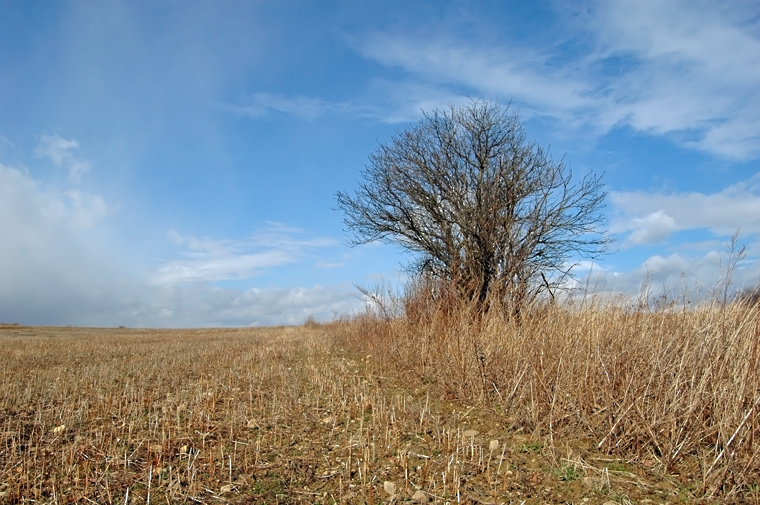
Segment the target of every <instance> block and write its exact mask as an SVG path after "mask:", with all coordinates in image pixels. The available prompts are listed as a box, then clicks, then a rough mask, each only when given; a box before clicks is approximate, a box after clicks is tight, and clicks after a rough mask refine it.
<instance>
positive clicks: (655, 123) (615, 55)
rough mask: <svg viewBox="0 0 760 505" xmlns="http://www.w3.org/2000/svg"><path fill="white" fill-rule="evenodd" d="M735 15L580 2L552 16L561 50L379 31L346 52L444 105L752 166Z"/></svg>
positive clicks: (672, 6) (751, 92) (752, 77)
mask: <svg viewBox="0 0 760 505" xmlns="http://www.w3.org/2000/svg"><path fill="white" fill-rule="evenodd" d="M741 6H742V7H741V9H743V12H742V16H741V18H739V17H738V16H735V12H736V11H737V10H738V8H737V7H735V6H734V7H727V6H723V5H722V4H716V3H714V2H700V3H699V7H700V8H693V5H692V3H690V2H685V1H676V2H666V3H663V2H648V1H644V2H641V1H621V2H587V3H585V4H583V5H581V6H578V8H577V9H576V10H574V11H573V12H572V16H570V15H568V14H569V11H568V12H567V13H565V12H564V11H563V12H558V13H557V16H558V17H561V18H563V19H564V18H566V19H565V21H567V22H566V23H565V24H563V25H561V26H562V28H561V30H562V31H563V33H562V38H564V39H565V40H567V41H568V43H566V44H557V43H556V42H554V43H545V44H544V45H541V42H540V40H541V39H540V37H538V36H537V37H535V38H533V39H532V40H531V45H528V44H526V43H525V42H523V41H521V40H517V39H515V40H510V39H509V37H510V36H509V31H508V30H505V35H504V37H505V38H506V40H501V41H500V42H501V43H499V44H496V45H494V44H493V43H492V41H486V40H477V39H470V40H468V41H465V42H463V41H462V40H458V39H456V38H454V37H451V36H447V35H445V34H447V33H450V31H449V30H435V29H434V28H435V27H428V30H427V32H426V33H424V34H417V35H415V34H408V33H396V32H393V31H378V32H375V33H373V34H369V35H366V36H365V37H363V38H361V39H360V40H359V42H357V43H356V49H357V51H359V52H360V53H361V54H362V55H364V56H365V57H367V58H369V59H372V60H375V61H378V62H380V63H382V64H384V65H387V66H391V67H396V68H400V69H402V70H404V71H406V72H408V74H409V75H410V76H412V78H413V79H414V80H417V81H419V82H420V83H425V84H429V85H433V84H435V85H436V86H437V87H438V88H439V89H442V88H445V87H448V88H449V90H450V93H451V95H452V96H456V95H463V94H468V93H469V94H474V95H476V96H479V95H483V96H489V97H493V96H495V97H502V98H509V97H514V98H515V100H516V101H517V102H519V104H520V106H521V108H522V109H523V112H524V113H526V114H539V115H543V116H546V117H552V118H555V119H556V120H557V124H558V125H561V128H564V129H577V130H583V131H587V130H591V131H594V132H596V134H597V135H603V134H605V133H607V132H609V131H610V130H611V129H613V128H616V127H625V126H627V127H631V128H633V129H635V130H638V131H642V132H646V133H648V134H652V135H666V136H668V137H669V138H671V139H672V140H673V141H674V142H676V143H678V144H680V145H682V146H684V147H687V148H693V149H697V150H700V151H704V152H709V153H712V154H714V155H719V156H725V157H729V158H736V159H750V158H754V157H757V156H760V133H758V132H760V116H759V115H758V114H757V113H756V112H755V111H757V110H760V36H758V33H759V31H758V25H759V24H760V22H758V21H757V19H760V7H758V5H757V4H755V3H752V2H742V3H741ZM563 8H564V7H563ZM752 10H754V11H755V12H756V15H755V16H748V15H747V12H749V11H752ZM742 19H744V20H746V19H751V20H753V21H748V22H747V21H742ZM546 29H547V30H555V29H557V26H554V25H552V26H547V27H546ZM442 34H443V35H442ZM547 40H552V41H556V40H557V37H556V36H553V37H547ZM408 80H409V79H407V80H406V81H402V82H400V83H399V85H400V86H401V87H403V86H405V85H406V84H407V82H408Z"/></svg>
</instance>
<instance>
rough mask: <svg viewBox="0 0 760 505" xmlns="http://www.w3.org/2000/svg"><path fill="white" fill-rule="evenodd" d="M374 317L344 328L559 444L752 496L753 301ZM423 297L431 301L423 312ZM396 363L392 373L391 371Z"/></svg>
mask: <svg viewBox="0 0 760 505" xmlns="http://www.w3.org/2000/svg"><path fill="white" fill-rule="evenodd" d="M414 296H415V295H414V294H413V295H412V296H411V297H408V298H407V299H406V300H403V301H402V303H401V305H402V306H404V307H405V308H406V309H407V310H408V309H409V307H411V308H412V309H413V310H412V314H413V317H378V316H372V315H369V314H366V315H364V316H362V317H358V318H356V319H355V320H354V321H351V322H350V323H344V325H343V326H341V328H340V331H341V339H342V341H343V342H344V343H345V345H347V346H352V347H353V348H356V349H357V350H361V351H362V352H368V353H371V354H372V355H373V356H376V357H377V359H379V360H382V363H383V364H382V366H383V367H385V368H386V369H388V370H394V371H395V373H396V374H399V375H401V376H403V377H405V379H406V381H407V382H408V383H409V384H423V383H432V384H436V385H438V386H439V387H440V389H441V394H442V395H443V396H444V397H447V398H456V399H458V400H459V401H466V402H468V403H473V402H474V403H475V404H477V405H480V406H481V407H490V408H493V409H496V410H499V411H502V412H504V413H505V414H506V416H507V417H508V419H509V422H510V424H511V426H512V428H514V429H521V430H523V431H526V432H529V433H533V434H535V435H537V436H541V437H545V438H546V439H547V442H548V444H549V445H555V444H559V442H558V440H566V439H568V438H573V437H574V438H577V439H583V438H589V437H590V438H591V439H593V440H594V442H595V444H596V445H597V447H598V448H599V449H600V450H602V451H605V452H607V453H609V454H612V455H617V456H621V457H625V458H628V459H630V460H635V461H638V462H640V463H642V464H644V465H648V466H649V467H651V468H653V469H657V470H658V471H659V472H660V473H661V474H662V475H663V476H668V475H673V476H677V478H678V479H679V481H680V482H681V483H682V484H683V485H684V486H685V488H686V489H687V494H689V495H690V496H693V497H697V498H701V499H710V498H715V497H719V498H720V499H722V500H728V499H735V500H738V501H742V500H745V499H748V498H747V497H748V496H750V495H752V496H756V493H757V486H758V482H760V443H758V441H760V413H759V412H758V409H760V377H759V376H758V365H759V364H760V363H759V360H760V349H759V346H760V313H758V306H754V307H749V306H747V304H734V305H719V304H712V305H705V306H701V307H697V308H692V309H689V310H680V311H677V310H673V309H672V308H671V309H669V310H663V311H659V312H652V311H639V310H624V309H620V308H615V307H602V306H598V305H593V304H592V305H588V306H586V307H584V308H568V307H565V308H563V307H561V306H556V305H553V306H552V305H545V306H539V307H535V308H533V309H532V310H526V311H523V312H522V313H521V314H520V317H519V318H516V317H512V318H506V317H501V316H500V315H499V314H497V313H494V312H491V313H489V314H487V315H486V316H484V317H482V318H479V319H473V318H472V317H471V311H470V310H468V309H466V308H465V309H464V310H458V311H457V310H453V311H452V310H451V307H450V304H448V302H447V305H446V307H445V309H444V310H430V306H429V301H426V302H425V303H423V304H421V303H419V300H416V299H415V298H414ZM420 306H422V309H420ZM386 373H388V372H386Z"/></svg>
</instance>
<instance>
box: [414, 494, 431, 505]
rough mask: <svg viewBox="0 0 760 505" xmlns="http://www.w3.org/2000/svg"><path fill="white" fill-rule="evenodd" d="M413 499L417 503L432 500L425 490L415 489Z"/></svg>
mask: <svg viewBox="0 0 760 505" xmlns="http://www.w3.org/2000/svg"><path fill="white" fill-rule="evenodd" d="M412 500H413V501H414V502H415V503H427V502H429V501H430V498H429V497H428V495H427V494H426V493H425V492H424V491H415V493H414V494H413V495H412Z"/></svg>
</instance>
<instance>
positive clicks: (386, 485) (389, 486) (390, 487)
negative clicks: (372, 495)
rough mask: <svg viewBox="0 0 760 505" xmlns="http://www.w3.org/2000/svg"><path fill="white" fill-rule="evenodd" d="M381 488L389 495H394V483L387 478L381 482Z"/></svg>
mask: <svg viewBox="0 0 760 505" xmlns="http://www.w3.org/2000/svg"><path fill="white" fill-rule="evenodd" d="M383 489H384V490H385V492H386V493H388V494H389V495H391V496H395V494H396V484H394V483H393V482H391V481H389V480H386V481H385V482H383Z"/></svg>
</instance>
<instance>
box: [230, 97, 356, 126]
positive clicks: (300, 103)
mask: <svg viewBox="0 0 760 505" xmlns="http://www.w3.org/2000/svg"><path fill="white" fill-rule="evenodd" d="M231 108H232V110H233V111H235V112H237V113H239V114H245V115H248V116H253V117H262V116H266V115H267V114H269V113H271V112H272V111H275V112H280V113H283V114H287V115H289V116H295V117H298V118H301V119H306V120H309V121H312V120H314V119H316V118H318V117H319V116H322V115H324V114H336V113H341V112H343V111H345V110H346V109H348V108H349V105H347V104H341V103H330V102H326V101H324V100H320V99H318V98H310V97H305V96H294V97H288V96H285V95H282V94H278V93H266V92H257V93H252V94H251V95H250V96H249V97H248V98H247V99H246V101H245V102H244V103H243V104H242V105H235V106H232V107H231Z"/></svg>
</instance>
